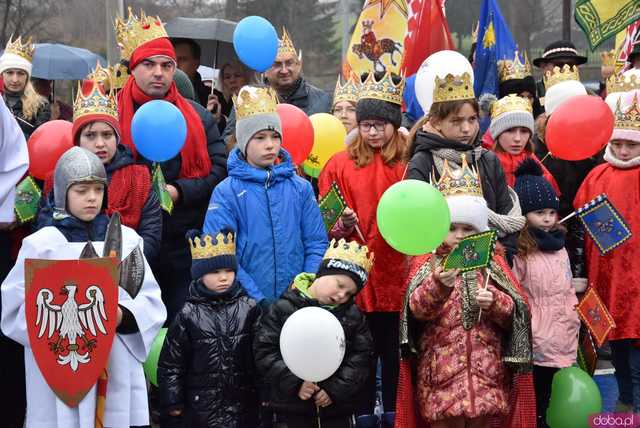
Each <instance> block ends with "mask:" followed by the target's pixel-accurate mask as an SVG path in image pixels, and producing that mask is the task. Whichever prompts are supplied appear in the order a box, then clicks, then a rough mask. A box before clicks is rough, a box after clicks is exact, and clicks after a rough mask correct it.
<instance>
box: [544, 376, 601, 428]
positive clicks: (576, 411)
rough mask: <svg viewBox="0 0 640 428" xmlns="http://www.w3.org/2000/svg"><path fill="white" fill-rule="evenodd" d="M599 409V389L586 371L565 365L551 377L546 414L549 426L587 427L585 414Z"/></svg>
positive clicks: (587, 421) (587, 415)
mask: <svg viewBox="0 0 640 428" xmlns="http://www.w3.org/2000/svg"><path fill="white" fill-rule="evenodd" d="M600 412H602V397H601V396H600V390H599V389H598V385H597V384H596V383H595V382H594V381H593V379H592V378H591V376H589V374H588V373H587V372H585V371H584V370H581V369H579V368H578V367H568V368H565V369H561V370H560V371H558V372H557V373H556V374H555V375H554V376H553V383H552V384H551V399H550V400H549V408H548V409H547V415H546V417H547V425H549V427H550V428H589V416H591V415H593V414H594V413H600Z"/></svg>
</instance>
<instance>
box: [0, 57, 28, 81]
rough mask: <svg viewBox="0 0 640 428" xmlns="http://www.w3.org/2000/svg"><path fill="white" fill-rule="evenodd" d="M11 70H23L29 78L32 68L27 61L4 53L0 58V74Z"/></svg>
mask: <svg viewBox="0 0 640 428" xmlns="http://www.w3.org/2000/svg"><path fill="white" fill-rule="evenodd" d="M12 68H17V69H19V70H24V71H25V72H26V73H27V74H28V75H29V76H31V68H32V66H31V63H30V62H29V61H27V60H26V59H25V58H23V57H21V56H19V55H16V54H14V53H11V52H4V53H3V54H2V56H0V73H3V72H5V71H7V70H10V69H12Z"/></svg>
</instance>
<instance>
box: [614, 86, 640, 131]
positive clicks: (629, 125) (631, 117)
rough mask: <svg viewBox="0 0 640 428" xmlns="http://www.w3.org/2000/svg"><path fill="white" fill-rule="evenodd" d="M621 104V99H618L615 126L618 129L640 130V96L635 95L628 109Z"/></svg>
mask: <svg viewBox="0 0 640 428" xmlns="http://www.w3.org/2000/svg"><path fill="white" fill-rule="evenodd" d="M621 104H622V103H621V100H618V102H617V104H616V111H615V118H616V120H615V124H614V126H613V127H614V128H616V129H630V130H633V131H640V106H639V105H638V96H637V95H634V96H633V102H632V103H631V105H630V106H629V107H628V108H626V109H623V108H622V107H621Z"/></svg>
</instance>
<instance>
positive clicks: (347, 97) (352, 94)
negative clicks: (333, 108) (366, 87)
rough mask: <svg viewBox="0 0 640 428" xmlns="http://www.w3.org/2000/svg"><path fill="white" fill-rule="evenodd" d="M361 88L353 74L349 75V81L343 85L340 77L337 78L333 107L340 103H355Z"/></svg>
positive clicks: (358, 80)
mask: <svg viewBox="0 0 640 428" xmlns="http://www.w3.org/2000/svg"><path fill="white" fill-rule="evenodd" d="M361 87H362V84H361V83H360V79H359V78H358V76H356V75H355V74H353V73H351V74H350V75H349V79H348V80H347V81H346V82H345V83H344V85H343V84H342V79H341V77H340V76H338V81H337V82H336V89H335V91H334V92H333V105H336V104H338V103H339V102H342V101H349V102H352V103H357V102H358V96H359V95H360V89H361Z"/></svg>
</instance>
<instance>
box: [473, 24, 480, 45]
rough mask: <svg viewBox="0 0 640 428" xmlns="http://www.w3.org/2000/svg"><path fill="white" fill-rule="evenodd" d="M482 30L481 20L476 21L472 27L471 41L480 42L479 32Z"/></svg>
mask: <svg viewBox="0 0 640 428" xmlns="http://www.w3.org/2000/svg"><path fill="white" fill-rule="evenodd" d="M479 31H480V21H476V25H475V26H474V27H472V28H471V43H477V42H478V32H479Z"/></svg>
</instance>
